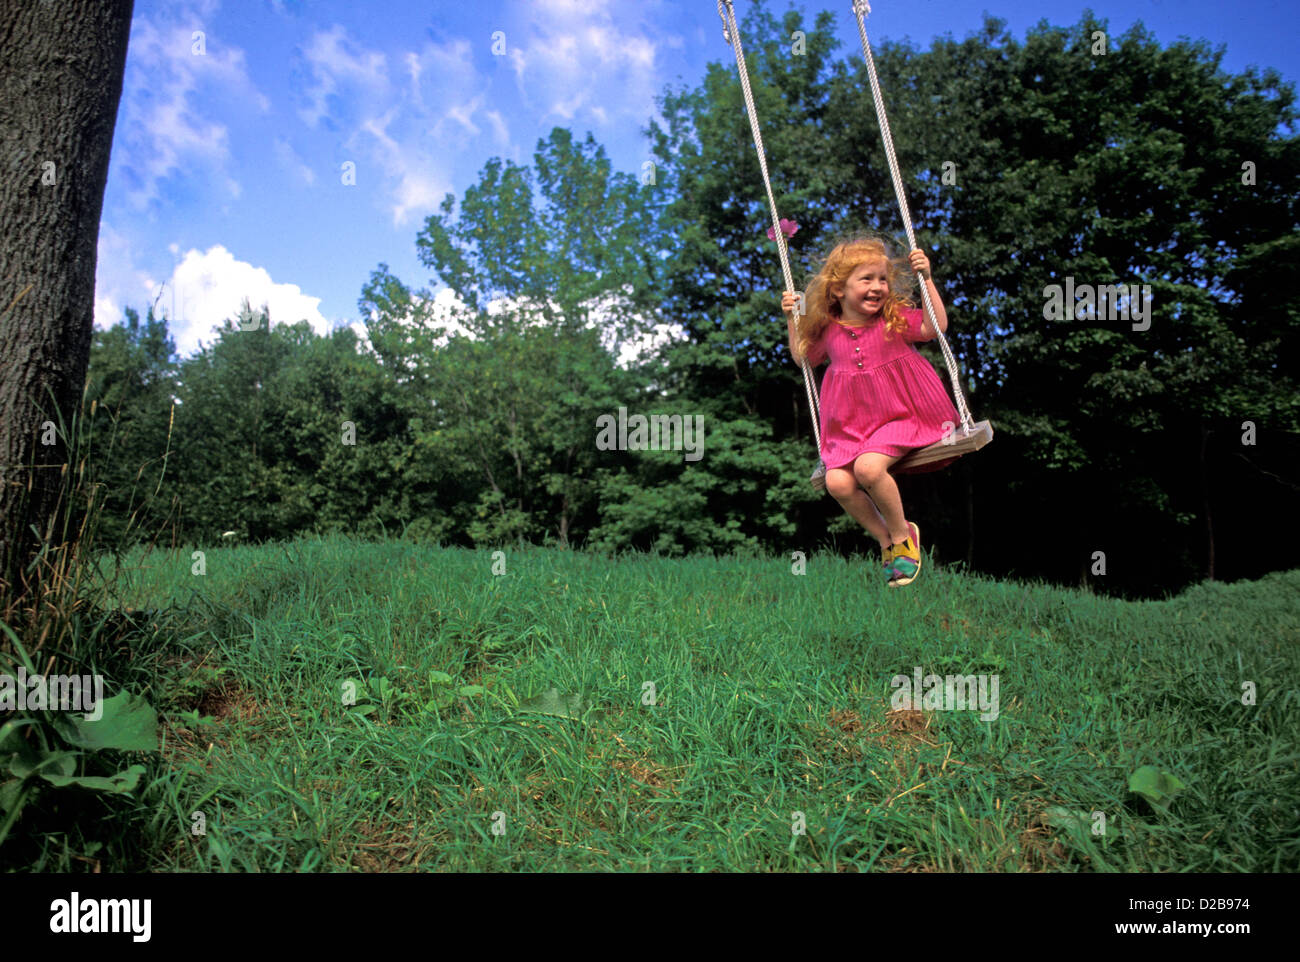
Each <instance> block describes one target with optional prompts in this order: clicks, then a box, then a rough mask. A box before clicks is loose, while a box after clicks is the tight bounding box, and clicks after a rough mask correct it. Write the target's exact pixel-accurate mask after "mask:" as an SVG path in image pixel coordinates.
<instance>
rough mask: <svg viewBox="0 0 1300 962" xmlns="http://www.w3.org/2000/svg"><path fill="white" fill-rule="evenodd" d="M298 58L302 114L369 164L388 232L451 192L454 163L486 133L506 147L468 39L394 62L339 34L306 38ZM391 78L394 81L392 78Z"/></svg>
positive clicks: (338, 28) (424, 49)
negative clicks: (383, 192)
mask: <svg viewBox="0 0 1300 962" xmlns="http://www.w3.org/2000/svg"><path fill="white" fill-rule="evenodd" d="M302 56H303V58H304V60H305V61H306V64H307V72H308V74H309V75H310V77H311V81H310V84H309V85H308V86H307V88H306V89H304V90H303V91H302V92H301V94H300V96H301V97H302V98H304V99H305V100H306V101H308V103H309V106H308V107H307V108H306V109H303V110H300V111H299V114H300V116H301V117H302V119H303V120H304V122H306V123H308V124H309V125H312V126H317V125H319V124H321V123H322V122H325V121H327V122H328V123H329V124H330V125H332V126H335V127H339V128H341V129H342V130H343V131H344V132H345V140H344V144H345V146H346V147H347V148H348V149H349V150H352V151H355V152H357V153H358V157H357V158H356V159H357V163H358V171H359V176H364V175H365V168H364V164H365V162H367V161H369V162H372V163H373V164H375V165H376V166H377V167H378V169H379V171H380V172H381V173H382V174H383V176H384V177H385V178H386V181H387V182H386V184H385V186H386V187H387V188H388V189H389V190H390V191H391V201H392V202H391V206H390V211H391V215H392V222H393V226H394V227H400V226H402V225H403V224H405V223H407V222H408V221H409V220H410V219H411V217H412V215H420V214H425V213H429V212H431V211H432V210H433V209H434V208H436V206H437V205H438V204H439V203H440V202H441V201H442V198H443V196H444V195H445V194H447V193H448V192H449V191H450V190H451V185H450V175H451V170H450V167H451V164H452V162H453V158H454V157H456V156H457V155H458V154H459V153H461V152H463V151H464V150H465V149H466V146H467V143H468V142H469V141H472V140H473V139H474V138H477V137H479V136H480V135H481V134H483V133H484V130H483V126H481V124H480V122H479V121H483V122H485V123H486V125H487V127H488V128H489V129H490V131H491V134H492V136H493V137H494V138H495V139H496V142H497V144H499V145H503V146H508V145H509V131H508V130H507V128H506V125H505V122H504V120H503V119H502V118H501V115H500V113H499V112H498V111H496V110H485V109H484V108H485V105H486V104H487V103H488V97H487V93H486V91H487V89H488V86H489V81H488V80H487V79H486V78H484V77H482V76H481V75H480V74H479V73H478V71H477V69H476V67H475V65H474V56H473V49H472V47H471V45H470V42H469V41H468V40H465V39H454V40H449V41H447V42H446V43H425V44H424V45H423V46H421V47H420V49H419V50H416V51H407V52H405V53H402V54H399V55H395V56H393V57H392V58H391V63H390V58H388V57H385V55H384V54H383V53H381V52H378V51H374V50H369V49H366V48H365V47H364V46H362V45H361V44H359V43H357V42H356V41H354V40H352V39H351V38H350V37H348V36H347V34H346V32H345V30H344V28H343V27H341V26H338V25H335V26H334V27H332V28H331V29H330V30H329V31H328V32H320V33H317V34H315V35H313V36H312V37H311V39H310V40H309V41H308V43H307V45H306V46H305V48H304V49H303V53H302ZM390 70H395V71H397V73H398V76H395V77H391V78H390V75H389V74H390Z"/></svg>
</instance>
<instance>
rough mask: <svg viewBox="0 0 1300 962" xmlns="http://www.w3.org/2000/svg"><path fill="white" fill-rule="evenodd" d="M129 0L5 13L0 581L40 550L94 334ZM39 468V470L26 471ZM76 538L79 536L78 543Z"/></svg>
mask: <svg viewBox="0 0 1300 962" xmlns="http://www.w3.org/2000/svg"><path fill="white" fill-rule="evenodd" d="M133 5H134V0H59V2H58V3H46V2H39V0H5V2H4V3H2V4H0V63H2V64H3V66H2V67H0V162H2V163H3V165H4V166H3V174H2V175H0V525H2V526H0V581H3V582H4V585H5V586H6V587H7V588H15V589H17V590H18V591H19V592H21V591H22V588H21V586H20V585H19V583H18V576H19V575H20V574H21V572H22V570H23V568H25V567H26V566H27V564H28V563H29V562H30V561H31V559H32V558H33V557H34V556H35V554H36V553H37V551H38V550H39V545H40V541H39V540H37V539H35V538H34V537H33V536H32V533H31V531H30V527H31V526H32V525H35V526H36V528H37V530H38V531H40V532H41V533H42V537H44V534H45V532H46V529H47V527H48V525H49V522H50V520H51V514H52V513H53V510H54V506H55V503H56V500H57V498H58V494H59V490H60V482H61V479H62V470H61V469H63V468H64V466H65V465H67V470H68V472H69V482H71V477H70V475H71V472H72V471H73V470H74V469H75V465H69V464H68V460H69V451H68V446H67V444H66V443H65V442H66V441H68V440H75V439H67V438H59V439H58V440H57V441H55V443H52V444H51V443H44V442H45V441H46V440H47V439H48V438H49V437H50V435H51V434H52V433H53V431H52V430H51V429H50V428H47V427H44V426H45V425H46V424H47V423H48V424H52V425H53V426H54V429H56V430H60V431H61V430H62V429H61V428H60V427H59V423H60V417H61V418H62V423H63V424H64V425H66V426H67V429H68V430H71V429H72V425H73V422H74V417H75V415H76V414H77V411H78V409H79V407H80V403H81V397H82V393H83V390H84V387H85V380H86V369H87V367H88V366H89V363H90V341H91V333H92V328H93V326H94V297H95V263H96V255H97V245H98V243H99V217H100V211H101V209H102V207H103V203H104V185H105V183H106V182H107V180H108V161H109V152H110V150H111V149H112V145H113V127H114V125H115V123H116V120H117V108H118V102H119V101H120V99H121V96H122V76H123V72H124V70H125V67H126V48H127V41H128V39H129V37H130V32H131V14H132V8H133ZM33 463H34V464H35V465H36V467H35V469H34V470H33V469H32V467H31V466H32V465H33ZM72 537H74V538H75V537H76V535H75V533H74V534H73V535H72Z"/></svg>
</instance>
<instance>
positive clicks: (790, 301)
mask: <svg viewBox="0 0 1300 962" xmlns="http://www.w3.org/2000/svg"><path fill="white" fill-rule="evenodd" d="M797 302H798V295H797V294H795V293H794V291H786V292H785V293H784V294H782V295H781V310H782V311H784V312H785V323H786V329H787V330H788V331H789V332H790V341H789V344H790V356H791V357H793V358H794V359H795V361H796V362H798V360H799V356H798V355H797V354H796V353H795V345H796V344H797V343H798V340H799V339H798V335H797V332H796V331H795V329H794V308H795V304H796V303H797Z"/></svg>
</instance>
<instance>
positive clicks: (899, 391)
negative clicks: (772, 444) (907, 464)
mask: <svg viewBox="0 0 1300 962" xmlns="http://www.w3.org/2000/svg"><path fill="white" fill-rule="evenodd" d="M903 317H904V319H905V320H906V321H907V330H906V331H905V332H903V333H902V334H895V333H892V332H891V333H888V334H887V333H886V328H885V322H884V320H880V321H877V322H875V323H874V324H868V325H866V326H864V327H857V328H854V327H848V326H846V325H843V324H840V323H838V322H837V321H834V320H832V321H831V322H830V323H829V324H827V325H826V328H825V330H823V331H822V335H821V337H820V338H819V339H818V340H817V341H816V342H814V343H813V344H812V345H811V346H810V347H809V350H808V364H809V365H810V366H812V367H816V366H817V365H818V364H821V363H822V362H823V361H824V360H826V358H827V357H828V356H829V357H830V362H831V363H830V367H829V368H827V370H826V374H825V375H824V376H823V378H822V386H821V431H822V448H821V457H822V463H823V464H825V465H826V467H827V469H830V468H845V467H848V468H851V466H852V463H853V461H854V460H855V459H856V458H857V457H858V455H860V454H863V453H865V452H867V451H878V452H880V453H881V454H887V455H890V456H891V457H892V456H898V455H903V454H906V453H907V452H908V451H910V450H912V449H913V448H923V447H925V446H926V445H928V444H933V443H934V442H935V441H938V440H940V439H942V438H943V436H944V434H945V433H946V431H949V430H952V429H953V428H945V426H944V422H945V421H947V422H950V423H951V424H952V425H953V427H956V426H959V425H960V424H961V420H960V418H959V417H958V416H957V409H956V408H954V407H953V404H952V401H951V400H950V399H949V397H948V392H947V390H946V389H945V388H944V386H943V382H941V381H940V380H939V375H937V374H936V373H935V371H934V368H933V367H932V366H931V365H930V362H929V361H927V360H926V359H925V358H924V357H922V356H921V353H920V352H919V351H917V349H916V347H915V345H914V343H913V342H916V341H924V340H928V338H925V337H923V336H922V335H921V322H922V321H923V320H924V317H925V315H924V313H923V312H922V311H920V310H916V309H914V308H913V309H907V308H904V310H903ZM955 460H957V459H956V458H947V459H945V460H943V461H935V462H932V463H931V464H927V465H923V466H922V467H920V468H914V469H911V471H908V470H907V469H901V471H900V473H903V474H907V473H923V472H926V471H935V470H938V469H939V468H942V467H946V466H947V465H949V464H951V463H952V462H953V461H955Z"/></svg>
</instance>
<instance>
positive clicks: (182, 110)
mask: <svg viewBox="0 0 1300 962" xmlns="http://www.w3.org/2000/svg"><path fill="white" fill-rule="evenodd" d="M217 6H218V4H217V3H216V2H215V0H205V2H201V3H189V4H182V5H178V6H168V7H164V8H162V9H160V10H158V11H157V12H156V13H154V14H152V15H145V14H140V13H138V14H137V16H136V17H135V18H134V19H133V20H132V22H131V39H130V44H129V48H128V51H127V61H126V72H125V76H124V79H123V89H122V106H121V110H120V114H119V118H118V125H117V127H118V132H117V137H118V138H119V139H120V142H121V143H122V144H124V145H125V146H126V147H127V150H126V151H125V152H123V154H121V155H115V158H114V159H115V160H116V159H117V158H118V157H119V156H120V157H121V160H120V163H122V165H123V167H124V172H125V174H126V178H127V179H128V180H129V181H132V182H134V183H135V184H136V185H138V186H136V187H134V188H133V189H130V190H128V192H127V196H128V198H129V200H130V202H131V204H132V205H133V206H134V207H135V208H136V209H138V210H142V209H144V208H146V207H148V206H149V205H150V204H152V203H153V202H155V201H157V199H158V197H159V190H158V184H159V182H160V181H162V180H165V179H166V178H168V177H170V176H173V175H174V174H177V173H179V174H182V175H187V176H192V177H194V178H195V179H196V180H202V181H205V182H209V183H210V182H213V181H215V182H217V183H220V184H222V185H223V186H224V188H225V190H226V192H227V194H228V195H229V196H230V197H235V198H237V197H238V196H239V195H240V192H241V188H240V185H239V182H238V181H237V180H235V178H234V177H232V176H231V175H230V174H229V173H228V172H227V170H226V167H227V164H228V163H229V161H230V150H229V138H228V129H227V127H226V126H225V124H223V123H221V122H220V121H218V120H215V119H212V117H211V116H209V115H210V114H211V113H213V112H214V111H217V110H220V109H221V107H222V105H227V104H228V105H229V106H230V107H231V109H232V111H234V110H236V109H237V110H238V111H240V112H244V111H247V109H248V105H250V104H251V105H252V106H253V108H254V109H256V110H258V111H260V112H262V113H266V112H268V111H269V110H270V101H268V100H267V98H266V97H265V96H264V95H263V94H262V93H261V91H259V90H258V89H257V87H256V86H255V85H254V84H253V82H252V80H251V79H250V77H249V75H248V71H247V67H246V64H245V59H244V52H243V50H241V49H240V48H238V47H232V46H229V45H227V44H224V43H222V44H218V43H214V42H212V38H211V37H210V36H209V30H210V25H211V23H212V18H213V16H214V15H215V12H216V9H217ZM196 30H197V31H203V33H204V41H203V42H204V47H203V52H201V53H200V52H196V50H195V46H196V44H197V41H196V39H195V38H194V36H193V35H194V32H195V31H196Z"/></svg>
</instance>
